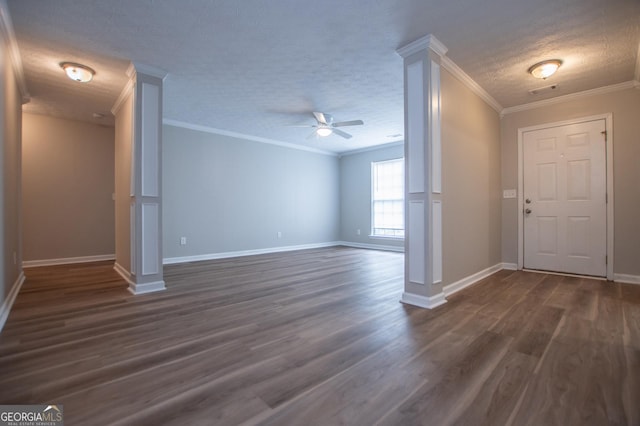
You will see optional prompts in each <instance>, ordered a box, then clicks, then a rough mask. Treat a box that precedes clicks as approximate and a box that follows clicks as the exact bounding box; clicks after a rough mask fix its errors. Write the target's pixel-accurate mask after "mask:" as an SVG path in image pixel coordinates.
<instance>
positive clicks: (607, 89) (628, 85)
mask: <svg viewBox="0 0 640 426" xmlns="http://www.w3.org/2000/svg"><path fill="white" fill-rule="evenodd" d="M633 88H640V82H638V81H636V80H631V81H625V82H624V83H618V84H612V85H610V86H604V87H598V88H596V89H590V90H585V91H583V92H577V93H570V94H568V95H563V96H557V97H555V98H550V99H544V100H542V101H537V102H530V103H528V104H523V105H517V106H512V107H508V108H505V109H503V110H502V112H501V113H500V117H504V116H505V115H507V114H512V113H514V112H520V111H527V110H530V109H536V108H542V107H546V106H549V105H554V104H559V103H563V102H568V101H573V100H576V99H582V98H585V97H588V96H595V95H603V94H605V93H611V92H617V91H619V90H625V89H633Z"/></svg>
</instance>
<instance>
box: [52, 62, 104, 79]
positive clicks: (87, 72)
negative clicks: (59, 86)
mask: <svg viewBox="0 0 640 426" xmlns="http://www.w3.org/2000/svg"><path fill="white" fill-rule="evenodd" d="M60 66H61V67H62V69H63V70H64V72H65V73H66V74H67V77H69V78H70V79H71V80H73V81H78V82H80V83H88V82H90V81H91V80H92V79H93V76H94V75H95V73H96V72H95V71H94V70H92V69H91V68H89V67H88V66H86V65H82V64H76V63H74V62H63V63H61V64H60Z"/></svg>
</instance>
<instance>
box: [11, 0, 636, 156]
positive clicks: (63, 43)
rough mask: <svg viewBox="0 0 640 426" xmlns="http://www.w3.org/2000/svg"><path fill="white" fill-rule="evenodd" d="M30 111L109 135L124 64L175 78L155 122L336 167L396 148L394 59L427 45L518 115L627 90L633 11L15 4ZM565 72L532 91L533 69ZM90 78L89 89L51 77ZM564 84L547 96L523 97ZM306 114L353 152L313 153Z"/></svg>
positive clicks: (467, 0)
mask: <svg viewBox="0 0 640 426" xmlns="http://www.w3.org/2000/svg"><path fill="white" fill-rule="evenodd" d="M8 5H9V10H10V13H11V17H12V19H13V24H14V27H15V32H16V36H17V39H18V47H19V49H20V53H21V56H22V60H23V65H24V69H25V75H26V80H27V86H28V89H29V92H30V95H31V99H32V100H31V102H30V103H29V104H27V105H25V111H31V112H37V113H46V114H51V115H56V116H61V117H67V118H74V119H79V120H86V121H96V120H95V119H94V118H93V117H92V113H94V112H98V113H102V114H105V115H106V117H105V118H103V119H101V120H99V122H102V123H105V124H112V123H113V119H112V117H111V115H110V113H109V110H110V109H111V106H112V105H113V103H114V102H115V100H116V98H117V97H118V95H119V93H120V91H121V90H122V88H123V87H124V85H125V83H126V80H127V78H126V75H125V70H126V68H127V65H128V63H129V61H136V62H139V63H142V64H145V65H150V66H153V67H156V68H160V69H163V70H165V71H167V72H168V77H167V79H166V80H165V88H164V95H165V97H164V118H165V119H170V120H176V121H181V122H185V123H190V124H194V125H198V126H207V127H211V128H216V129H220V130H223V131H227V132H237V133H242V134H246V135H251V136H256V137H261V138H267V139H273V140H277V141H283V142H288V143H294V144H301V145H305V146H308V147H312V148H318V149H323V150H328V151H334V152H344V151H349V150H353V149H358V148H364V147H367V146H371V145H377V144H382V143H387V142H392V141H395V140H398V139H401V137H398V136H395V137H389V136H391V135H398V134H402V133H403V81H402V78H403V77H402V59H401V58H400V57H399V56H398V55H397V54H396V53H395V51H396V49H397V48H398V47H401V46H403V45H405V44H406V43H408V42H411V41H413V40H415V39H417V38H420V37H422V36H424V35H426V34H429V33H431V34H433V35H435V36H436V37H437V38H438V39H439V40H440V41H442V42H443V43H444V44H445V45H446V46H447V47H448V49H449V51H448V53H447V56H448V57H449V58H451V59H452V60H453V61H454V62H455V63H456V64H457V65H458V66H459V67H460V68H462V69H463V70H464V71H465V72H466V73H467V74H468V75H469V76H470V77H471V78H473V79H474V80H475V81H476V82H477V83H478V84H479V85H480V86H482V87H483V88H484V89H485V90H486V91H487V92H488V93H489V94H490V95H491V96H493V97H494V98H495V99H496V100H497V101H498V103H500V105H501V106H502V107H511V106H516V105H521V104H525V103H529V102H533V101H539V100H543V99H546V98H549V97H553V96H559V95H566V94H569V93H575V92H579V91H584V90H588V89H594V88H597V87H602V86H607V85H611V84H616V83H621V82H626V81H630V80H633V78H634V72H635V67H636V56H637V53H638V45H639V43H640V24H639V23H640V2H639V1H638V0H606V1H605V0H560V1H559V0H483V1H477V0H448V1H436V0H426V1H425V0H352V1H344V0H325V1H323V2H318V1H309V0H278V1H271V2H267V1H264V0H243V1H234V0H190V1H186V2H179V1H176V0H133V1H132V0H110V1H104V0H101V1H88V0H55V1H49V0H9V1H8ZM552 58H559V59H562V60H563V61H564V64H563V66H562V67H561V69H560V70H559V71H558V73H557V74H556V75H554V76H553V77H551V78H549V79H548V80H547V81H542V80H536V79H534V78H533V77H531V76H530V75H529V74H527V72H526V71H527V68H528V67H529V66H530V65H531V64H533V63H535V62H538V61H540V60H543V59H552ZM63 61H73V62H80V63H83V64H86V65H88V66H90V67H92V68H94V69H95V70H96V71H97V73H96V76H95V79H94V81H93V82H91V83H89V84H84V85H82V84H78V83H74V82H72V81H71V80H68V79H67V78H66V77H65V76H64V74H63V72H62V70H61V69H60V67H59V63H60V62H63ZM553 83H559V89H557V90H556V91H553V92H550V93H546V94H540V95H531V94H529V93H528V91H529V90H531V89H534V88H538V87H541V86H546V85H549V84H553ZM312 111H322V112H326V113H330V114H332V115H333V116H334V118H335V121H345V120H357V119H361V120H363V121H364V122H365V125H364V126H359V127H349V128H345V130H347V131H348V132H350V133H352V134H353V136H354V137H353V139H350V140H345V139H342V138H340V137H338V136H335V135H332V136H329V137H326V138H320V139H315V138H312V139H306V137H307V135H308V134H309V133H310V131H309V129H305V128H296V127H287V126H288V125H296V124H297V125H299V124H313V123H314V119H313V117H312V115H311V112H312Z"/></svg>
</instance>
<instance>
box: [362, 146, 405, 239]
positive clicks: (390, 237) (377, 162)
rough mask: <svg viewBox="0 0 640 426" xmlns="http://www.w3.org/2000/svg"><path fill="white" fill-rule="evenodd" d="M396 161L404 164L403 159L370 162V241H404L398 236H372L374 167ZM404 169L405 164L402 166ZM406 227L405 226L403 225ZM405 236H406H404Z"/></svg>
mask: <svg viewBox="0 0 640 426" xmlns="http://www.w3.org/2000/svg"><path fill="white" fill-rule="evenodd" d="M398 160H402V161H403V162H404V157H398V158H390V159H388V160H380V161H372V162H371V172H370V175H369V181H370V183H371V193H370V195H371V196H370V202H369V210H370V213H371V227H370V231H369V238H370V239H375V240H387V241H389V240H394V241H404V238H405V237H404V236H403V237H399V236H395V235H380V234H374V233H373V230H374V229H375V228H374V221H373V215H374V213H373V203H374V201H375V200H374V199H373V194H374V183H373V172H374V167H375V164H380V163H390V162H392V161H398ZM404 166H405V167H406V164H405V165H404ZM402 200H403V201H404V193H403V198H402ZM405 225H406V224H405ZM403 231H405V233H406V229H403ZM405 235H406V234H405Z"/></svg>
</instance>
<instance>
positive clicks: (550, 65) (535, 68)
mask: <svg viewBox="0 0 640 426" xmlns="http://www.w3.org/2000/svg"><path fill="white" fill-rule="evenodd" d="M560 65H562V61H561V60H560V59H550V60H548V61H542V62H538V63H537V64H535V65H532V66H531V67H530V68H529V74H531V75H532V76H534V77H535V78H541V79H543V80H544V79H546V78H548V77H551V76H552V75H553V74H554V73H555V72H556V71H558V68H560Z"/></svg>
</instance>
